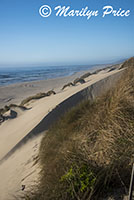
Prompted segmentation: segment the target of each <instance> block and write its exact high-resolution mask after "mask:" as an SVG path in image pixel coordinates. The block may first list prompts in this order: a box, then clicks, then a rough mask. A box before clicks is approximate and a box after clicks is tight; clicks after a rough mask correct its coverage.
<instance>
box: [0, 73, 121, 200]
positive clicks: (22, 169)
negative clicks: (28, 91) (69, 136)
mask: <svg viewBox="0 0 134 200" xmlns="http://www.w3.org/2000/svg"><path fill="white" fill-rule="evenodd" d="M117 72H119V70H118V69H117V70H113V71H111V72H107V71H106V70H103V71H101V72H100V73H98V74H96V75H92V76H89V78H87V79H86V83H85V84H82V85H81V84H78V85H77V86H74V87H70V88H66V89H65V90H63V91H62V90H61V86H60V87H59V88H60V89H59V90H57V91H58V93H57V94H56V95H52V96H50V97H45V98H42V99H40V100H37V101H33V102H31V103H30V105H29V106H30V107H31V109H29V110H26V111H24V112H21V113H20V114H19V115H18V117H17V118H15V119H10V120H7V121H5V122H4V123H2V124H1V125H0V160H1V159H2V158H3V157H4V156H5V155H6V154H7V153H8V152H9V151H10V150H11V149H12V148H13V147H14V146H15V145H16V144H17V143H18V142H20V141H21V140H22V139H23V138H24V136H26V135H27V134H28V133H29V132H30V131H31V130H32V129H33V128H34V127H35V126H36V125H37V124H39V122H40V121H41V120H42V119H43V118H44V116H46V115H47V114H48V113H49V112H50V111H51V110H52V109H54V108H55V107H56V106H57V105H58V104H60V103H61V102H63V101H64V100H65V99H67V98H69V97H71V96H72V95H73V94H76V93H77V92H79V91H81V90H83V89H84V88H86V87H88V86H90V85H92V84H93V83H95V82H97V81H99V80H102V79H104V78H106V77H108V76H110V75H113V74H116V73H117ZM66 81H67V82H66ZM66 81H65V82H66V83H68V82H69V81H70V80H69V81H68V80H66ZM65 82H64V83H65ZM62 86H63V85H62ZM51 89H52V88H51ZM35 93H36V92H34V94H35ZM41 138H42V135H40V136H36V137H35V138H33V139H31V140H30V141H28V142H27V143H26V144H24V145H23V146H22V147H21V148H19V149H18V150H17V151H15V152H14V154H12V155H11V156H10V157H9V158H8V159H7V160H5V161H4V162H3V163H1V164H0V180H2V181H0V200H10V199H12V194H14V195H17V194H21V192H22V191H21V185H22V184H25V185H26V190H27V189H28V188H29V187H30V186H31V184H34V183H35V182H37V181H36V180H37V179H38V171H39V168H38V167H37V166H38V164H36V165H34V166H33V164H34V162H35V161H34V158H35V157H36V156H37V154H38V149H39V144H40V140H41ZM25 177H26V178H25ZM24 178H25V180H24V181H22V180H23V179H24ZM23 192H24V191H23Z"/></svg>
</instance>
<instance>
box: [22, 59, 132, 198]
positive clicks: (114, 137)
mask: <svg viewBox="0 0 134 200" xmlns="http://www.w3.org/2000/svg"><path fill="white" fill-rule="evenodd" d="M126 63H127V64H126ZM122 67H127V69H126V70H125V71H124V73H123V75H122V77H121V79H120V80H119V81H118V83H117V84H116V87H114V88H112V89H110V90H109V91H108V92H107V93H106V94H105V95H103V96H101V97H99V98H97V99H96V100H94V101H92V102H91V101H84V102H82V103H81V104H79V105H77V106H76V107H74V108H72V109H71V110H70V111H69V112H67V113H66V114H65V115H64V116H63V117H62V118H61V119H60V120H59V121H58V122H56V123H55V124H54V125H53V126H52V127H51V128H50V130H49V131H48V132H47V134H46V135H45V136H44V138H43V139H42V142H41V146H40V153H39V157H40V164H41V169H42V170H41V174H40V182H39V184H38V187H37V188H36V190H35V192H33V191H32V192H29V193H27V194H26V198H25V199H31V200H37V199H38V200H44V199H46V200H62V199H64V200H90V199H93V200H94V199H96V200H98V199H101V197H104V196H106V195H108V194H109V193H110V194H112V191H113V190H118V189H120V190H121V195H120V198H123V195H125V194H127V193H128V187H129V181H130V175H131V167H132V163H133V162H134V58H132V59H131V61H130V62H129V61H127V62H125V63H124V65H122Z"/></svg>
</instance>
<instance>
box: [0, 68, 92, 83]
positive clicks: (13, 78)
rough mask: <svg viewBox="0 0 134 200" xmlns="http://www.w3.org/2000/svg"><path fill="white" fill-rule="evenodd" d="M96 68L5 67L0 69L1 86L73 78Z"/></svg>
mask: <svg viewBox="0 0 134 200" xmlns="http://www.w3.org/2000/svg"><path fill="white" fill-rule="evenodd" d="M93 67H94V66H93V65H90V66H50V67H46V66H45V67H5V68H0V86H4V85H10V84H15V83H23V82H30V81H39V80H47V79H52V78H58V77H65V76H71V75H73V74H75V73H77V72H80V71H86V70H89V69H92V68H93Z"/></svg>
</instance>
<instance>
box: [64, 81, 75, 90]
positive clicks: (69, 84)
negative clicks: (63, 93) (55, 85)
mask: <svg viewBox="0 0 134 200" xmlns="http://www.w3.org/2000/svg"><path fill="white" fill-rule="evenodd" d="M71 86H74V84H73V83H72V82H70V83H67V84H65V85H64V86H63V87H62V90H64V89H65V88H67V87H71Z"/></svg>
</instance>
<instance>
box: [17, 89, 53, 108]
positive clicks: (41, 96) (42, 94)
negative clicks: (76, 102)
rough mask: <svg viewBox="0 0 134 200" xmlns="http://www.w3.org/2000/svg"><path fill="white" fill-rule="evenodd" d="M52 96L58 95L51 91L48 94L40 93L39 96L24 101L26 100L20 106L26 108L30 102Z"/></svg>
mask: <svg viewBox="0 0 134 200" xmlns="http://www.w3.org/2000/svg"><path fill="white" fill-rule="evenodd" d="M52 94H56V93H55V91H53V90H50V91H48V92H47V93H45V92H40V93H38V94H36V95H33V96H30V97H28V98H26V99H24V100H23V101H22V102H21V103H20V106H24V105H25V104H27V103H29V102H30V101H32V100H37V99H41V98H44V97H47V96H50V95H52Z"/></svg>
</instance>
